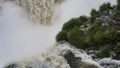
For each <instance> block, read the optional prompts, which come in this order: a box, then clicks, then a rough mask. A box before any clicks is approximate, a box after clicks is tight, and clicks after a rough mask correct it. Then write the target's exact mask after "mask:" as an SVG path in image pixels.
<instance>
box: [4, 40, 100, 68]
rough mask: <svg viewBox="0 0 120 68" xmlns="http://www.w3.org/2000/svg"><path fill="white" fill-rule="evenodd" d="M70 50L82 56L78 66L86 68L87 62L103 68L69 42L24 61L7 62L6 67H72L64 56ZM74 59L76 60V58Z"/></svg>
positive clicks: (97, 67)
mask: <svg viewBox="0 0 120 68" xmlns="http://www.w3.org/2000/svg"><path fill="white" fill-rule="evenodd" d="M68 51H71V52H72V53H73V54H74V55H75V57H80V58H81V61H80V62H81V65H80V66H78V67H80V68H85V67H84V64H85V65H86V66H87V65H94V66H96V67H95V68H101V67H100V65H99V64H97V63H96V62H95V61H93V60H92V58H91V57H90V56H88V55H87V54H86V53H85V52H84V51H83V50H80V49H77V48H75V47H73V46H71V45H70V44H69V43H67V42H60V43H57V44H56V45H55V46H54V47H53V48H51V49H50V50H48V51H46V52H45V53H43V54H41V55H38V56H35V57H32V58H29V59H25V60H23V61H18V62H13V63H12V64H7V65H6V66H5V67H6V68H9V67H10V66H11V67H12V66H14V68H71V67H70V65H69V64H68V63H67V60H66V59H65V58H64V55H65V54H66V53H67V52H68ZM72 60H73V61H74V60H75V59H72ZM82 63H83V65H82ZM86 68H88V67H86Z"/></svg>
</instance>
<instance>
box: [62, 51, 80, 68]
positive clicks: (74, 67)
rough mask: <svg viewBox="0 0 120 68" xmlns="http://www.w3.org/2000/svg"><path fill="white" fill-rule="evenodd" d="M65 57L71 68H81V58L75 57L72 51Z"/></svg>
mask: <svg viewBox="0 0 120 68" xmlns="http://www.w3.org/2000/svg"><path fill="white" fill-rule="evenodd" d="M64 57H65V59H66V60H67V62H68V64H69V65H70V67H71V68H79V65H80V64H79V63H81V58H80V57H75V56H74V54H73V53H72V52H71V51H69V52H68V53H67V54H65V55H64Z"/></svg>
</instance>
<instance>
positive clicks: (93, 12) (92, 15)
mask: <svg viewBox="0 0 120 68" xmlns="http://www.w3.org/2000/svg"><path fill="white" fill-rule="evenodd" d="M90 14H91V17H96V16H97V14H98V12H97V11H96V10H95V9H92V11H91V13H90Z"/></svg>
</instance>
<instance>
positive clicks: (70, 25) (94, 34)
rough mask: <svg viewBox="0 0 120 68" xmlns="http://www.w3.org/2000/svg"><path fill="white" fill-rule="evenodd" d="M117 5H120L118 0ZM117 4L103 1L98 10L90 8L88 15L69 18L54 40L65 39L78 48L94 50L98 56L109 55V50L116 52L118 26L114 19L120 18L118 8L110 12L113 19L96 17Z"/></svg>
mask: <svg viewBox="0 0 120 68" xmlns="http://www.w3.org/2000/svg"><path fill="white" fill-rule="evenodd" d="M118 5H119V6H120V0H118ZM118 5H116V6H114V7H111V4H110V3H104V4H103V5H101V6H100V9H99V11H97V10H95V9H92V11H91V13H90V14H91V16H90V17H86V16H80V17H79V18H73V19H71V20H69V21H68V22H67V23H65V24H64V25H63V27H62V30H61V32H60V33H58V34H57V36H56V41H57V42H59V41H62V40H65V41H67V42H69V43H71V44H73V45H74V46H75V47H77V48H80V49H84V50H85V49H88V50H96V51H98V53H97V54H96V56H97V57H98V58H103V57H109V56H110V52H111V51H112V52H115V53H116V54H117V53H118V52H120V32H119V31H118V28H120V26H119V25H117V26H116V23H115V22H114V21H116V19H117V18H118V19H119V18H120V9H118V8H117V9H115V11H114V12H113V14H111V16H112V18H113V19H114V21H107V22H105V21H104V20H103V19H97V18H98V17H99V15H100V14H102V11H106V10H107V11H109V10H111V9H114V8H116V7H118ZM103 13H104V12H103ZM117 21H119V20H117ZM91 23H92V24H91Z"/></svg>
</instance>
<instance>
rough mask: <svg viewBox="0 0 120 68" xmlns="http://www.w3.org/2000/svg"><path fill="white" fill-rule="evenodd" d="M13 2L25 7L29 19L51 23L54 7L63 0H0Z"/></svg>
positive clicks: (0, 0)
mask: <svg viewBox="0 0 120 68" xmlns="http://www.w3.org/2000/svg"><path fill="white" fill-rule="evenodd" d="M7 1H10V2H15V3H16V4H18V5H19V6H21V7H23V8H25V9H26V11H27V12H28V15H29V17H30V19H31V20H32V21H34V22H36V23H41V24H47V25H48V24H51V22H52V20H53V19H52V17H53V13H54V8H55V6H56V5H57V4H60V3H61V2H62V1H63V0H0V3H4V2H7Z"/></svg>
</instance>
